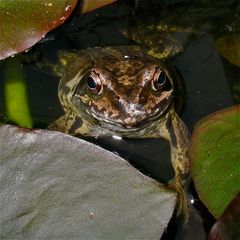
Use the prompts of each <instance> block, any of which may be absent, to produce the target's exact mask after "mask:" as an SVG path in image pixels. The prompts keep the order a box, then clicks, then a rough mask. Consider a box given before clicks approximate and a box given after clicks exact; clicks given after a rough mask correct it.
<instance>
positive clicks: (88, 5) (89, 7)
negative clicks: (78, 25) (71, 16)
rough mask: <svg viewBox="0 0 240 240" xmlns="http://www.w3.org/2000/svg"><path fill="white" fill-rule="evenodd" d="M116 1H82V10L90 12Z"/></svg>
mask: <svg viewBox="0 0 240 240" xmlns="http://www.w3.org/2000/svg"><path fill="white" fill-rule="evenodd" d="M113 2H116V0H101V1H99V0H85V1H82V2H81V10H82V12H83V13H84V12H90V11H93V10H95V9H97V8H100V7H102V6H104V5H107V4H110V3H113Z"/></svg>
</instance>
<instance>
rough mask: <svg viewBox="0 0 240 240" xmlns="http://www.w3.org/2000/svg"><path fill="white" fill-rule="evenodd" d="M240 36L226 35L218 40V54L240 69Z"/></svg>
mask: <svg viewBox="0 0 240 240" xmlns="http://www.w3.org/2000/svg"><path fill="white" fill-rule="evenodd" d="M239 43H240V34H235V35H226V36H224V37H221V38H219V39H217V41H216V46H217V50H218V52H219V53H220V54H221V55H222V56H223V57H224V58H226V59H227V60H228V61H229V62H231V63H232V64H234V65H236V66H238V67H240V44H239Z"/></svg>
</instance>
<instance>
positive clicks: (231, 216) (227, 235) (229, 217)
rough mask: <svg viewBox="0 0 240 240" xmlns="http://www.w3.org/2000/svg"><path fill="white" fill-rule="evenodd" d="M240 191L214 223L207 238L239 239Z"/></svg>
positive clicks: (214, 239)
mask: <svg viewBox="0 0 240 240" xmlns="http://www.w3.org/2000/svg"><path fill="white" fill-rule="evenodd" d="M239 236H240V193H238V194H237V196H236V197H235V198H234V199H233V200H232V201H231V203H230V204H229V205H228V207H227V208H226V210H225V211H224V213H223V214H222V215H221V217H220V218H219V219H218V220H217V222H216V223H215V224H214V225H213V227H212V229H211V231H210V233H209V236H208V239H207V240H216V239H219V240H221V239H222V240H224V239H229V240H231V239H233V240H234V239H239Z"/></svg>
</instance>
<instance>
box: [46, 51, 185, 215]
mask: <svg viewBox="0 0 240 240" xmlns="http://www.w3.org/2000/svg"><path fill="white" fill-rule="evenodd" d="M66 57H67V60H66V61H65V58H64V56H63V57H62V62H63V63H64V66H63V75H62V78H61V80H60V84H59V98H60V102H61V104H62V106H63V108H64V111H65V115H64V116H63V117H61V118H60V119H58V120H57V121H56V122H54V123H53V124H51V125H50V127H49V128H50V129H53V130H59V131H62V132H65V133H68V134H71V135H86V136H93V137H97V136H113V135H117V136H124V137H128V138H161V137H163V138H165V139H167V140H168V141H169V143H170V146H171V160H172V164H173V167H174V170H175V178H174V180H173V181H171V183H170V186H171V187H172V188H174V189H176V190H177V191H178V192H179V194H180V205H181V210H183V211H184V213H185V215H187V200H186V194H185V190H184V187H185V186H186V181H187V179H188V173H189V161H188V157H187V148H188V131H187V128H186V127H185V124H184V123H183V122H182V120H181V119H180V118H179V117H178V115H177V113H176V112H175V110H174V101H173V99H174V84H179V81H177V79H176V76H172V74H171V72H170V71H169V70H168V68H167V67H166V66H165V65H164V64H163V63H161V61H159V59H156V58H154V57H152V56H150V55H147V54H145V53H144V51H142V49H141V48H140V47H138V46H124V47H107V48H91V49H85V50H82V51H80V52H76V53H75V54H72V55H71V57H69V56H66ZM156 69H160V70H161V71H163V72H164V73H165V74H166V76H167V77H168V79H169V81H170V84H171V88H170V89H168V91H154V90H153V89H152V86H151V81H152V79H153V78H154V74H156ZM89 75H91V76H93V77H95V76H96V77H98V78H99V79H100V80H101V83H102V89H101V93H100V94H93V93H91V92H90V91H89V89H88V87H87V86H86V76H89Z"/></svg>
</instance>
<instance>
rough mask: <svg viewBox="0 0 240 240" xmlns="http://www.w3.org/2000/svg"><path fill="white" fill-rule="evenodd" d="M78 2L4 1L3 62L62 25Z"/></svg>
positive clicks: (0, 4) (0, 5)
mask: <svg viewBox="0 0 240 240" xmlns="http://www.w3.org/2000/svg"><path fill="white" fill-rule="evenodd" d="M76 3H77V0H30V1H22V0H1V1H0V19H1V21H0V59H4V58H6V57H8V56H11V55H13V54H15V53H19V52H22V51H24V50H26V49H28V48H30V47H32V46H33V45H34V44H35V43H37V42H38V41H39V40H40V39H41V38H43V37H44V36H45V34H46V33H47V32H49V31H50V30H52V29H54V28H56V27H57V26H59V25H60V24H62V23H63V22H64V21H65V20H66V19H67V18H68V17H69V16H70V14H71V13H72V11H73V10H74V8H75V6H76Z"/></svg>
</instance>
